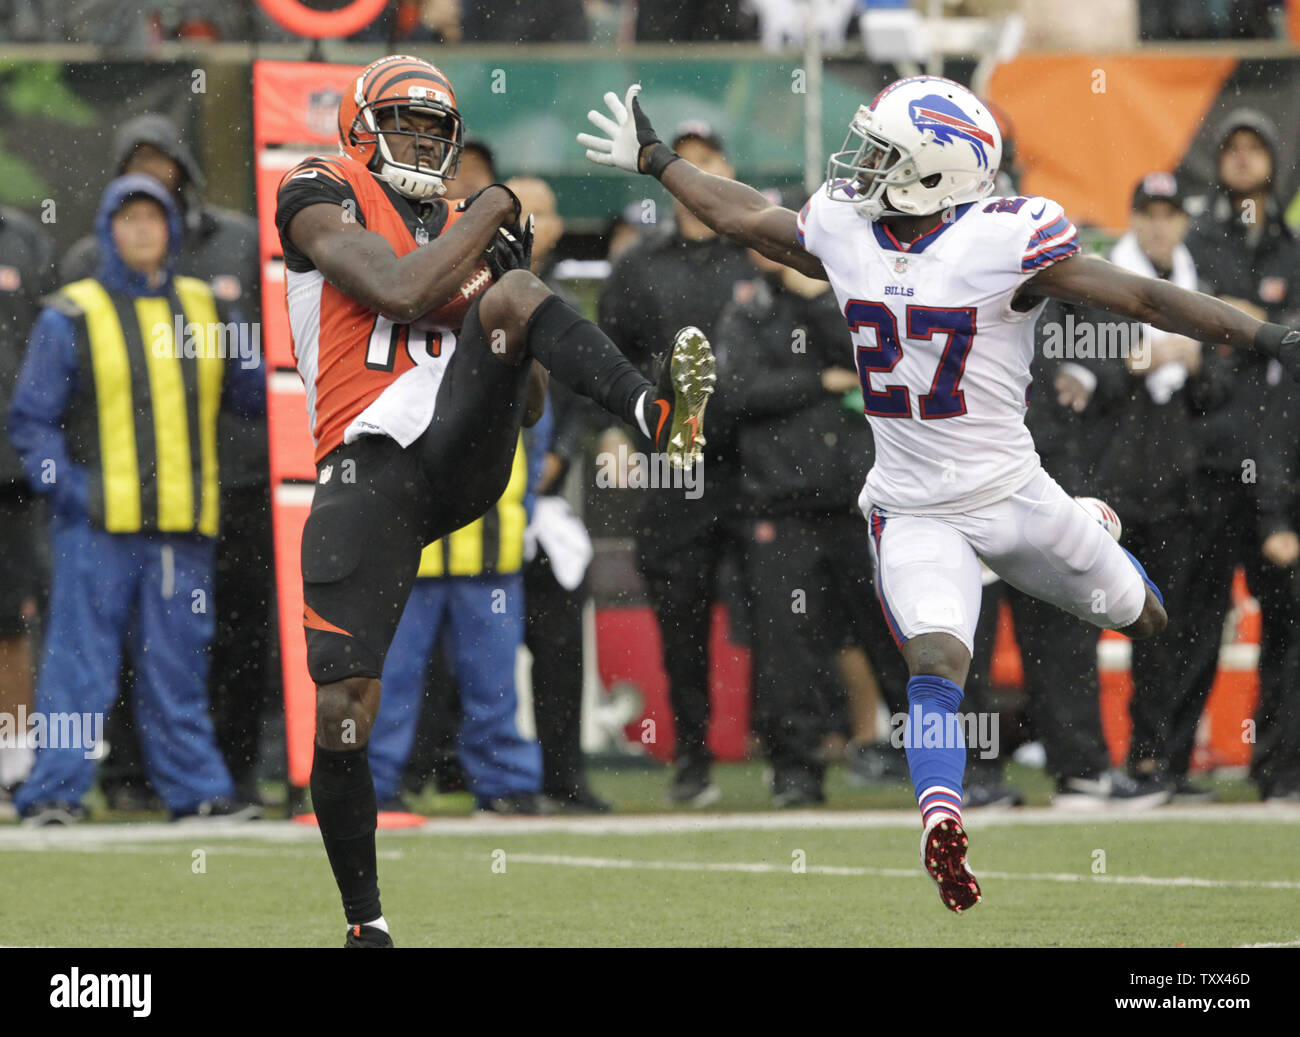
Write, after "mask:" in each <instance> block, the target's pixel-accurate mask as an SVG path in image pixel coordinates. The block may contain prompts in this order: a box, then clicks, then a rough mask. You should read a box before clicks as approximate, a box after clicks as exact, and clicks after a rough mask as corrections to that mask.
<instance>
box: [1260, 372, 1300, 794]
mask: <svg viewBox="0 0 1300 1037" xmlns="http://www.w3.org/2000/svg"><path fill="white" fill-rule="evenodd" d="M1264 411H1265V414H1267V415H1268V417H1267V418H1266V419H1265V420H1266V422H1267V424H1268V426H1269V428H1268V430H1267V431H1266V432H1265V434H1264V436H1263V443H1262V447H1261V451H1260V455H1261V456H1260V477H1259V505H1260V516H1261V520H1260V528H1261V533H1263V534H1265V536H1264V542H1263V544H1262V546H1261V550H1262V551H1263V554H1264V557H1265V559H1267V560H1268V562H1269V564H1270V565H1272V566H1274V567H1276V568H1277V570H1278V571H1279V572H1281V573H1282V574H1283V577H1284V579H1285V580H1286V582H1287V585H1288V589H1289V590H1290V593H1291V603H1292V608H1295V609H1300V569H1297V562H1300V437H1298V436H1296V435H1295V432H1294V430H1295V428H1296V423H1297V421H1300V392H1297V391H1296V386H1295V383H1293V382H1292V381H1291V380H1290V379H1289V378H1282V379H1281V380H1279V381H1278V383H1277V385H1275V386H1273V389H1272V392H1271V394H1270V396H1269V399H1268V400H1267V403H1266V406H1265V408H1264ZM1255 724H1256V728H1255V737H1256V742H1255V751H1254V755H1253V756H1252V758H1251V761H1250V776H1251V779H1252V780H1253V781H1254V782H1255V784H1256V785H1257V786H1258V787H1259V793H1260V798H1261V799H1264V800H1277V801H1285V802H1291V803H1294V802H1300V638H1295V637H1293V638H1292V639H1291V643H1290V645H1289V646H1288V649H1287V655H1286V661H1285V663H1284V668H1283V678H1282V680H1280V681H1270V682H1269V684H1268V685H1265V686H1261V687H1260V698H1259V703H1258V705H1257V706H1256V707H1255Z"/></svg>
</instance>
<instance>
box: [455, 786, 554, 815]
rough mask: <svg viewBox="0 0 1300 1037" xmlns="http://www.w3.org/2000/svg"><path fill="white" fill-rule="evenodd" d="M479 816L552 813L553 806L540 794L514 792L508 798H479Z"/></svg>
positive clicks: (477, 807)
mask: <svg viewBox="0 0 1300 1037" xmlns="http://www.w3.org/2000/svg"><path fill="white" fill-rule="evenodd" d="M474 811H475V813H476V814H477V815H479V816H483V815H485V814H503V815H506V816H516V815H526V816H536V815H538V814H549V813H551V812H552V811H551V804H550V803H549V802H548V801H547V800H546V798H545V797H543V796H542V795H541V793H539V792H512V793H510V794H509V795H507V796H495V797H493V798H491V799H488V798H487V797H482V796H481V797H479V799H478V800H477V801H476V802H475V804H474Z"/></svg>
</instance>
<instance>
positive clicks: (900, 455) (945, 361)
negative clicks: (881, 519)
mask: <svg viewBox="0 0 1300 1037" xmlns="http://www.w3.org/2000/svg"><path fill="white" fill-rule="evenodd" d="M798 233H799V240H800V243H801V244H802V245H803V246H804V248H805V249H807V250H808V252H810V253H811V254H812V255H814V256H816V257H817V258H818V259H820V260H821V262H822V266H824V267H825V269H826V274H827V276H828V277H829V279H830V283H831V287H832V288H833V289H834V291H835V296H836V298H837V299H838V300H839V304H840V309H841V311H842V312H843V313H844V316H845V319H846V320H847V321H848V325H849V329H850V331H851V332H852V335H853V345H854V354H855V357H856V367H857V370H858V374H859V376H860V377H861V379H862V391H863V396H864V399H865V404H866V414H867V417H868V419H869V420H870V422H871V432H872V435H873V437H874V439H875V447H876V462H875V466H874V467H873V468H872V469H871V471H870V473H869V474H868V475H867V482H866V485H865V487H864V488H863V491H862V498H861V500H860V502H859V503H860V504H861V505H862V508H863V512H864V513H866V512H867V511H869V509H870V507H871V506H872V505H878V506H880V507H883V508H885V509H888V510H894V511H903V512H912V513H926V512H929V513H935V514H953V513H957V512H964V511H970V510H973V509H975V508H979V507H981V506H983V505H985V504H989V503H991V502H993V501H996V500H1000V499H1002V498H1004V497H1006V496H1008V495H1009V494H1011V493H1013V492H1014V491H1015V490H1017V489H1018V488H1019V487H1021V486H1023V485H1024V484H1025V483H1026V482H1028V480H1029V479H1030V478H1031V477H1032V476H1033V475H1034V473H1035V472H1036V471H1038V470H1039V468H1040V464H1039V460H1038V455H1037V453H1035V451H1034V442H1033V439H1032V438H1031V437H1030V434H1029V430H1028V429H1027V428H1026V427H1025V420H1024V419H1025V410H1026V408H1027V406H1028V399H1027V395H1028V391H1029V385H1030V373H1029V365H1030V362H1031V360H1032V359H1033V355H1034V323H1035V321H1036V320H1037V319H1038V315H1039V314H1040V313H1041V312H1042V308H1043V305H1042V304H1041V303H1040V304H1039V305H1037V306H1035V307H1034V308H1033V309H1031V310H1028V311H1026V312H1018V311H1016V310H1013V309H1012V308H1011V300H1012V298H1013V297H1014V295H1015V294H1016V291H1017V289H1019V287H1020V286H1021V285H1022V284H1024V282H1025V281H1027V280H1028V279H1029V278H1031V277H1033V276H1034V274H1036V273H1037V272H1038V271H1039V270H1042V269H1044V268H1045V267H1048V266H1051V265H1052V264H1053V263H1056V262H1059V261H1060V260H1062V259H1065V258H1066V257H1068V256H1072V255H1074V254H1075V253H1076V252H1078V251H1079V243H1078V234H1077V232H1076V231H1075V228H1074V225H1073V224H1072V223H1071V222H1070V221H1069V220H1068V219H1067V218H1066V216H1065V213H1064V212H1063V210H1062V209H1061V206H1060V205H1058V204H1057V203H1056V202H1053V201H1049V200H1047V199H1045V198H985V199H982V200H980V201H977V202H968V203H966V204H964V205H960V206H958V207H957V208H956V210H955V213H954V218H953V219H952V220H950V221H947V222H944V223H941V224H939V226H938V227H936V228H935V229H934V230H933V231H931V232H930V233H929V234H927V235H925V236H923V237H921V238H918V239H917V240H916V241H913V242H910V243H905V242H900V241H898V240H897V239H896V238H895V237H894V236H893V234H892V233H891V232H890V230H889V228H888V227H887V226H885V225H884V224H883V223H880V222H871V221H868V220H865V219H863V218H862V217H861V216H859V215H858V214H857V212H856V211H855V210H854V208H853V206H852V205H849V204H846V203H844V202H842V201H836V200H834V199H832V198H828V197H827V195H826V191H825V187H824V186H823V187H821V188H819V189H818V190H817V192H816V193H815V194H814V195H813V197H812V198H811V199H810V200H809V202H808V204H807V205H805V206H804V208H803V211H802V212H800V213H799V221H798Z"/></svg>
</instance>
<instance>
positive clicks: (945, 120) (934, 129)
mask: <svg viewBox="0 0 1300 1037" xmlns="http://www.w3.org/2000/svg"><path fill="white" fill-rule="evenodd" d="M907 114H908V115H910V116H911V118H912V125H914V126H915V127H916V128H917V129H918V130H920V131H921V132H922V133H924V132H925V131H926V130H929V131H930V132H931V133H933V134H934V138H935V140H936V141H937V142H939V143H940V144H953V143H956V142H957V141H965V142H966V143H967V144H969V145H970V146H971V149H972V150H973V151H974V152H975V157H976V158H977V159H979V164H980V168H981V169H987V168H988V166H989V155H988V151H987V150H986V148H991V147H992V146H993V135H992V134H991V133H989V132H988V131H987V130H984V129H981V128H980V127H979V126H978V125H977V124H976V123H975V122H973V121H972V120H971V118H970V116H969V115H967V114H966V113H965V112H964V111H962V110H961V109H960V108H959V107H957V105H955V104H953V103H952V102H951V101H949V100H948V99H947V98H945V97H940V96H939V95H938V94H926V95H925V96H924V97H921V98H918V99H917V100H915V101H913V102H911V103H910V104H909V105H908V106H907Z"/></svg>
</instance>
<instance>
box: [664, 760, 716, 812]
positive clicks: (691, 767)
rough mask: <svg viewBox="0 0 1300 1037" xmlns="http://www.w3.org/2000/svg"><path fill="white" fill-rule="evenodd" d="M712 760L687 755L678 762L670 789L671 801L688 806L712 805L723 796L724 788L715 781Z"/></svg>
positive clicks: (702, 806)
mask: <svg viewBox="0 0 1300 1037" xmlns="http://www.w3.org/2000/svg"><path fill="white" fill-rule="evenodd" d="M710 770H711V766H710V761H709V760H707V759H704V760H699V759H695V758H693V757H689V756H688V757H685V758H684V759H682V760H681V761H679V762H678V764H677V773H676V774H675V775H674V776H673V783H672V785H671V786H670V787H669V789H668V798H669V800H670V801H671V802H673V803H675V804H678V805H680V806H687V807H697V808H700V809H702V808H704V807H711V806H713V804H714V803H716V802H717V801H718V800H720V799H721V798H722V789H720V788H718V786H717V785H715V784H714V783H713V777H712V775H711V773H710Z"/></svg>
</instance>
